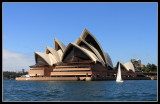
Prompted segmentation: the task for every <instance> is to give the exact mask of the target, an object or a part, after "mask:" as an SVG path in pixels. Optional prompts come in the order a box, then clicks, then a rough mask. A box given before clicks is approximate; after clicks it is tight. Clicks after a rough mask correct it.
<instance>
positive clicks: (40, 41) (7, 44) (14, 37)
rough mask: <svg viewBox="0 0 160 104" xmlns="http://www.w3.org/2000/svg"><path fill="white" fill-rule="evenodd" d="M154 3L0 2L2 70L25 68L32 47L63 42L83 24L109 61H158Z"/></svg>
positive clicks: (30, 60) (37, 48)
mask: <svg viewBox="0 0 160 104" xmlns="http://www.w3.org/2000/svg"><path fill="white" fill-rule="evenodd" d="M157 9H158V4H157V3H156V2H150V3H147V2H146V3H135V2H134V3H107V2H104V3H97V2H96V3H82V2H81V3H65V2H64V3H55V2H48V3H23V2H16V3H9V2H3V3H2V65H3V66H2V67H3V71H21V70H22V69H25V71H28V70H29V66H31V65H34V64H35V60H34V52H43V53H44V52H45V48H46V46H49V47H52V48H53V42H54V38H57V39H58V40H60V41H61V42H62V43H63V44H64V45H65V46H67V45H68V44H69V43H74V42H75V41H76V40H77V39H78V37H80V36H81V33H82V31H83V30H84V29H85V28H86V29H87V30H89V31H90V32H91V33H92V34H93V35H94V37H95V38H96V39H97V40H98V42H99V43H100V45H101V46H102V48H103V50H104V52H107V53H108V54H109V56H110V58H111V60H112V63H113V66H116V63H117V62H118V61H120V62H121V63H126V62H129V61H130V60H131V59H140V60H141V63H142V64H144V65H147V63H151V64H155V65H157V63H158V29H157V28H158V19H157V17H158V15H157Z"/></svg>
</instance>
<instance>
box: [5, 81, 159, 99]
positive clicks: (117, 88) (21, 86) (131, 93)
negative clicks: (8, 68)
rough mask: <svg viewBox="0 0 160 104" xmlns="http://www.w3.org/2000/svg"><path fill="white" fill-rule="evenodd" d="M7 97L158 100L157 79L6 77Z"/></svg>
mask: <svg viewBox="0 0 160 104" xmlns="http://www.w3.org/2000/svg"><path fill="white" fill-rule="evenodd" d="M3 101H157V80H126V81H124V82H123V83H116V81H90V82H85V81H15V80H3Z"/></svg>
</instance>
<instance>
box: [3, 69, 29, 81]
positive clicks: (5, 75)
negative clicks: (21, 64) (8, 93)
mask: <svg viewBox="0 0 160 104" xmlns="http://www.w3.org/2000/svg"><path fill="white" fill-rule="evenodd" d="M26 74H28V72H24V73H16V72H8V71H4V72H3V78H4V79H9V78H16V77H20V76H22V75H26Z"/></svg>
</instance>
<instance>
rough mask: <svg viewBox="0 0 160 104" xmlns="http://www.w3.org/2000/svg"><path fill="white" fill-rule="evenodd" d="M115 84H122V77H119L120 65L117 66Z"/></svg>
mask: <svg viewBox="0 0 160 104" xmlns="http://www.w3.org/2000/svg"><path fill="white" fill-rule="evenodd" d="M116 82H123V80H122V77H121V68H120V63H119V65H118V72H117V78H116Z"/></svg>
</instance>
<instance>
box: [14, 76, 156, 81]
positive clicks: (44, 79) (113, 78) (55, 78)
mask: <svg viewBox="0 0 160 104" xmlns="http://www.w3.org/2000/svg"><path fill="white" fill-rule="evenodd" d="M122 79H123V80H157V76H151V77H122ZM15 80H16V81H108V80H116V77H107V78H91V77H28V78H27V77H16V78H15Z"/></svg>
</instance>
